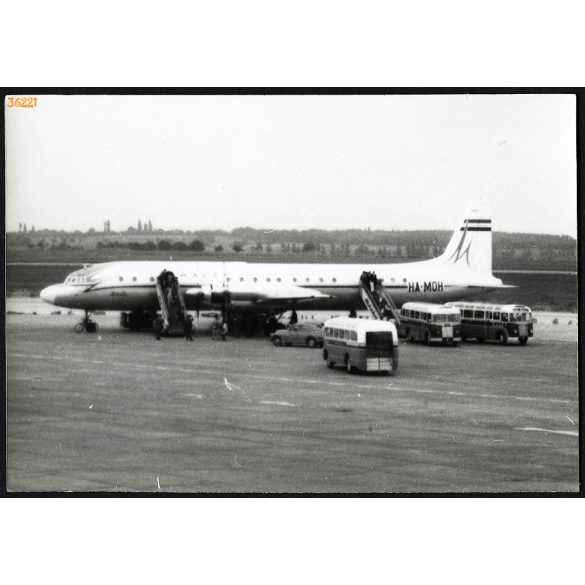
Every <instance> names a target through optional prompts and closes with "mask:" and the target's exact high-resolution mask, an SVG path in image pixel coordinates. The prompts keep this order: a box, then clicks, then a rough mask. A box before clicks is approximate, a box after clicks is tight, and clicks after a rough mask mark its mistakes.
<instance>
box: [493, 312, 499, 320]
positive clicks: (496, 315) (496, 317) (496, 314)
mask: <svg viewBox="0 0 585 585" xmlns="http://www.w3.org/2000/svg"><path fill="white" fill-rule="evenodd" d="M499 320H500V312H499V311H494V321H499Z"/></svg>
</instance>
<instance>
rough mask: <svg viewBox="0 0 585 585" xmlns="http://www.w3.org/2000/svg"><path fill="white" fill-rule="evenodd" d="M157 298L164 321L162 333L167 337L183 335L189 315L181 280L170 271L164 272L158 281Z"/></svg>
mask: <svg viewBox="0 0 585 585" xmlns="http://www.w3.org/2000/svg"><path fill="white" fill-rule="evenodd" d="M156 296H157V297H158V302H159V305H160V311H161V316H162V321H163V330H162V332H163V333H165V334H166V335H183V324H184V321H185V316H186V315H187V307H186V306H185V299H184V298H183V294H182V293H181V287H180V286H179V279H178V278H177V277H176V276H175V275H174V274H173V273H172V272H170V271H168V270H163V271H162V272H161V273H160V274H159V275H158V277H157V279H156Z"/></svg>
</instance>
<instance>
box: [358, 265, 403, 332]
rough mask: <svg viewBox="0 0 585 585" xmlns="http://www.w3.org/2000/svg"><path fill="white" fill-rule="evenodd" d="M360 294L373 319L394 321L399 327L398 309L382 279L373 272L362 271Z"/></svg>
mask: <svg viewBox="0 0 585 585" xmlns="http://www.w3.org/2000/svg"><path fill="white" fill-rule="evenodd" d="M359 289H360V296H361V298H362V301H363V302H364V305H366V307H367V308H368V310H369V311H370V313H371V314H372V316H373V317H374V319H379V320H382V321H394V323H395V324H396V327H400V311H399V310H398V308H397V307H396V303H395V302H394V300H393V299H392V296H391V295H390V293H389V292H388V291H387V290H386V289H385V288H384V285H383V284H382V281H381V280H380V279H379V278H377V277H376V275H375V273H373V272H363V273H362V275H361V277H360V284H359Z"/></svg>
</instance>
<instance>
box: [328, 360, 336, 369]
mask: <svg viewBox="0 0 585 585" xmlns="http://www.w3.org/2000/svg"><path fill="white" fill-rule="evenodd" d="M333 366H335V362H333V361H331V360H327V367H328V368H332V367H333Z"/></svg>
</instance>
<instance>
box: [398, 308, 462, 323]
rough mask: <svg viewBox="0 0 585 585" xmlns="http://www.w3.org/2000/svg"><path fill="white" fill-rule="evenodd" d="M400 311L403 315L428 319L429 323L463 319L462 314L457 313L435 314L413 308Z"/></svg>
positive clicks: (451, 321) (452, 321)
mask: <svg viewBox="0 0 585 585" xmlns="http://www.w3.org/2000/svg"><path fill="white" fill-rule="evenodd" d="M400 312H401V313H402V316H403V317H409V318H411V319H418V320H422V321H428V322H429V323H430V322H431V321H432V322H434V323H445V322H450V323H456V322H457V321H460V320H461V316H460V315H459V314H457V313H451V314H446V313H437V314H436V315H433V314H432V313H426V312H424V311H413V310H412V309H401V310H400Z"/></svg>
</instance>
